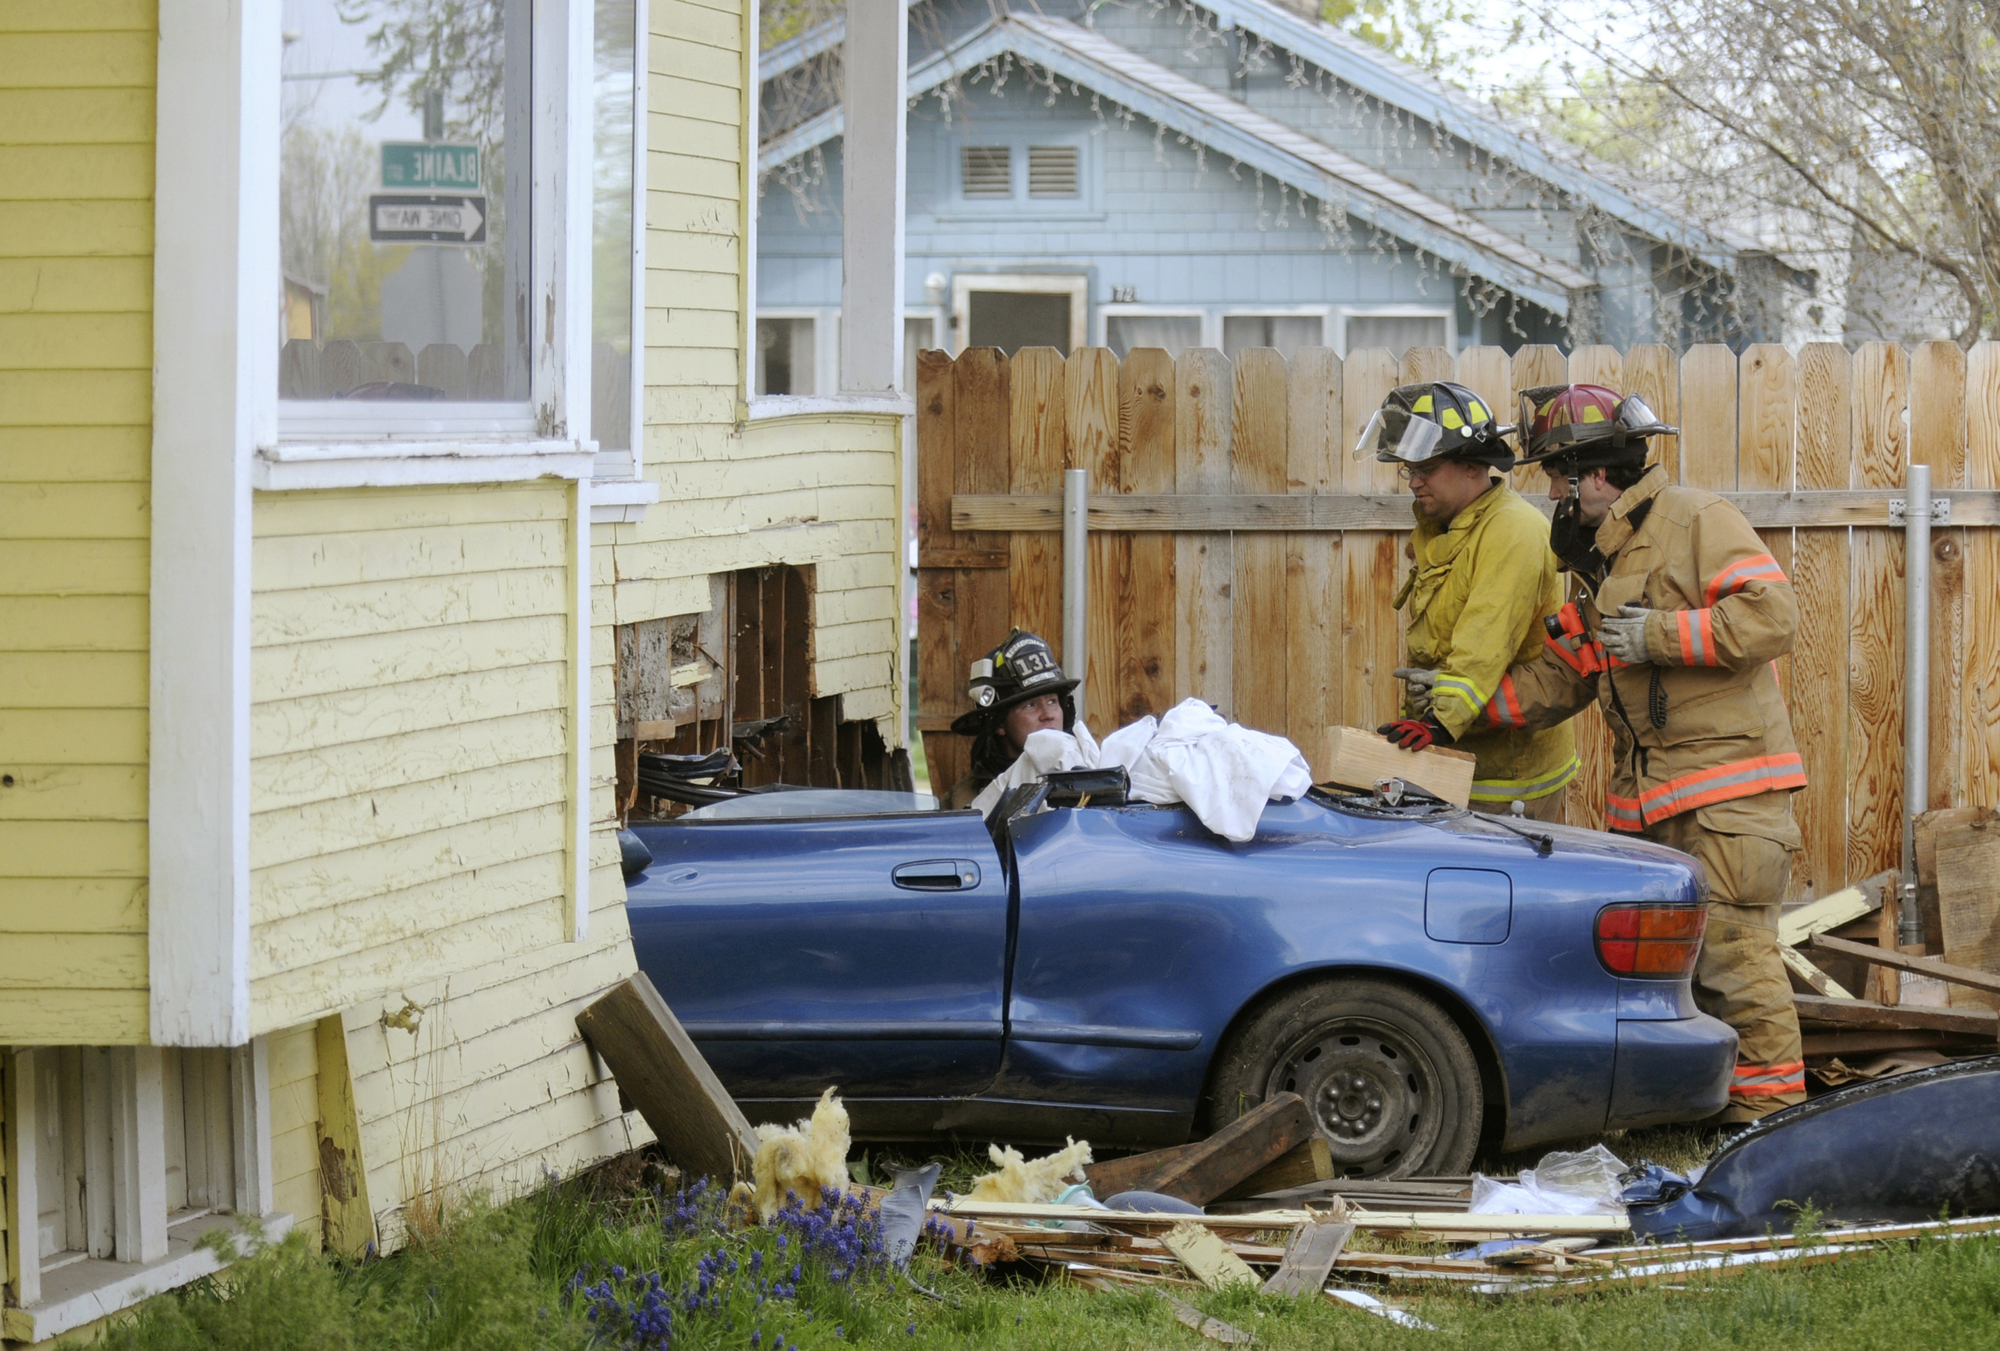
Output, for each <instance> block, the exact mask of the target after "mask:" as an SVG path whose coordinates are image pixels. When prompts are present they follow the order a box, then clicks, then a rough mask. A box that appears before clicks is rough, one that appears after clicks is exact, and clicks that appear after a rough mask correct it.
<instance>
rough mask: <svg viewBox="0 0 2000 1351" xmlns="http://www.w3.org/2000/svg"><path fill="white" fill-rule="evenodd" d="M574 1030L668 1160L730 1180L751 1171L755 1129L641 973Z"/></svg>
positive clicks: (581, 1016) (689, 1170) (584, 1014)
mask: <svg viewBox="0 0 2000 1351" xmlns="http://www.w3.org/2000/svg"><path fill="white" fill-rule="evenodd" d="M576 1027H577V1031H579V1032H581V1033H582V1034H583V1037H584V1040H585V1041H588V1042H589V1043H590V1044H591V1046H592V1047H593V1048H595V1050H596V1051H597V1054H599V1055H600V1056H602V1057H604V1063H605V1064H607V1065H609V1066H610V1067H611V1072H612V1073H613V1074H615V1075H617V1076H618V1088H619V1091H620V1092H621V1093H623V1094H624V1095H625V1097H626V1098H628V1099H629V1100H630V1101H631V1103H632V1105H633V1106H634V1107H635V1108H636V1109H637V1110H638V1112H639V1115H640V1116H642V1117H644V1118H645V1119H646V1124H647V1125H648V1126H651V1127H652V1128H653V1134H654V1135H656V1136H658V1137H659V1140H660V1149H661V1152H663V1153H664V1154H665V1155H666V1156H667V1160H668V1161H669V1162H670V1163H672V1164H674V1165H675V1166H676V1167H678V1168H680V1169H681V1170H682V1171H684V1172H686V1173H688V1174H690V1175H706V1176H709V1177H716V1178H725V1179H730V1180H734V1179H735V1178H736V1177H738V1176H739V1175H741V1174H745V1173H747V1172H748V1171H749V1166H750V1160H751V1159H752V1158H754V1157H755V1156H756V1153H757V1135H756V1132H754V1131H752V1130H751V1129H750V1122H749V1121H748V1120H747V1119H745V1117H744V1115H743V1112H742V1109H740V1108H739V1107H737V1105H736V1100H735V1099H733V1098H731V1097H730V1096H729V1093H728V1091H727V1090H725V1089H724V1088H723V1087H722V1081H721V1080H719V1079H717V1078H716V1077H715V1071H714V1070H712V1069H710V1068H709V1066H708V1061H707V1060H705V1059H704V1058H703V1057H702V1054H701V1052H700V1051H698V1050H696V1049H695V1044H694V1042H693V1041H692V1040H690V1039H689V1037H688V1034H687V1032H686V1030H685V1029H683V1028H682V1027H681V1024H680V1019H678V1018H676V1017H674V1014H673V1010H672V1009H669V1008H668V1007H667V1002H666V1001H665V1000H664V999H662V998H660V992H659V991H658V990H656V989H654V988H653V982H652V981H651V980H649V979H648V978H647V976H646V973H645V972H643V971H641V972H640V973H639V974H638V975H636V976H634V977H632V978H631V979H630V980H628V981H626V982H625V983H624V984H622V985H619V986H616V987H615V988H613V989H612V990H611V991H610V992H609V993H607V994H605V995H604V996H603V997H602V998H600V999H599V1000H598V1001H597V1002H596V1003H594V1004H592V1005H590V1006H589V1007H588V1008H586V1009H584V1010H583V1012H581V1013H579V1014H577V1015H576Z"/></svg>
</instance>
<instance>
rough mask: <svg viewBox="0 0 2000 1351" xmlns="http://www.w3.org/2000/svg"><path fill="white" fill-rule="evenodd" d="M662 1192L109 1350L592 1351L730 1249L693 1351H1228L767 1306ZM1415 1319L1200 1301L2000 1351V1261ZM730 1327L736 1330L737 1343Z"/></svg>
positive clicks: (562, 1196)
mask: <svg viewBox="0 0 2000 1351" xmlns="http://www.w3.org/2000/svg"><path fill="white" fill-rule="evenodd" d="M1617 1147H1618V1142H1615V1141H1614V1142H1613V1148H1614V1149H1615V1148H1617ZM1656 1157H1657V1156H1656ZM951 1162H952V1165H953V1168H954V1171H955V1172H958V1173H961V1174H966V1175H968V1176H969V1169H970V1168H971V1167H972V1162H971V1160H970V1159H969V1158H967V1157H966V1156H962V1155H961V1156H955V1157H954V1158H953V1159H952V1160H951ZM875 1166H879V1160H877V1161H876V1165H875ZM643 1181H644V1179H643V1178H642V1177H641V1176H640V1175H639V1170H638V1169H637V1167H636V1166H635V1165H634V1164H633V1163H631V1162H627V1163H626V1164H624V1165H623V1166H622V1167H621V1166H619V1165H613V1166H611V1167H609V1168H607V1169H605V1170H600V1171H599V1173H597V1174H594V1175H589V1176H586V1177H583V1178H580V1179H575V1180H572V1181H570V1182H567V1183H564V1184H562V1185H560V1186H555V1187H550V1188H546V1189H544V1191H543V1192H541V1193H540V1194H538V1195H536V1196H534V1197H530V1198H528V1199H526V1200H524V1201H521V1202H518V1203H516V1204H514V1205H511V1206H506V1207H501V1208H498V1209H492V1208H487V1207H483V1206H478V1205H473V1206H467V1207H463V1208H461V1209H460V1210H459V1211H458V1212H457V1213H455V1214H454V1216H453V1217H452V1221H451V1223H450V1224H449V1226H448V1227H447V1230H446V1232H445V1233H444V1235H443V1236H442V1237H440V1238H437V1239H434V1240H431V1241H429V1242H425V1243H421V1244H417V1245H414V1246H412V1247H411V1248H409V1249H406V1250H405V1251H404V1252H402V1253H400V1254H398V1255H397V1256H395V1257H392V1258H389V1259H387V1260H374V1261H368V1262H362V1263H353V1262H345V1261H337V1260H332V1259H323V1258H320V1257H317V1256H314V1255H313V1254H312V1253H310V1252H309V1251H308V1250H307V1249H306V1247H305V1245H304V1243H303V1242H302V1241H301V1240H299V1239H298V1238H296V1237H295V1238H294V1239H292V1240H290V1241H288V1242H286V1243H284V1244H281V1245H278V1246H277V1247H275V1248H273V1249H269V1250H267V1251H266V1252H264V1253H262V1254H260V1255H259V1256H257V1257H255V1258H252V1259H249V1260H246V1261H243V1262H240V1263H238V1264H237V1265H236V1266H235V1267H233V1268H231V1270H230V1271H229V1273H228V1279H227V1281H226V1283H225V1282H220V1281H209V1282H203V1283H201V1284H199V1285H196V1286H194V1287H191V1288H189V1289H186V1290H183V1291H180V1292H176V1293H174V1294H170V1295H166V1296H162V1297H160V1298H159V1299H156V1300H154V1301H152V1302H151V1303H150V1304H149V1305H147V1306H146V1307H145V1308H144V1309H143V1310H142V1311H141V1312H140V1314H139V1315H138V1316H137V1317H136V1318H134V1319H131V1320H128V1321H125V1322H123V1323H121V1324H119V1325H118V1326H116V1327H115V1328H113V1329H112V1330H111V1331H110V1332H109V1333H108V1334H107V1336H106V1338H105V1340H104V1341H103V1343H101V1344H102V1345H104V1346H107V1347H110V1348H115V1349H116V1351H196V1348H222V1349H225V1351H237V1349H238V1348H241V1351H253V1349H258V1351H261V1349H262V1348H267V1347H268V1348H276V1347H283V1348H303V1349H305V1351H348V1348H355V1351H361V1349H362V1348H366V1349H367V1351H402V1349H403V1348H412V1349H415V1348H422V1349H423V1351H446V1349H447V1348H449V1349H451V1351H457V1349H458V1348H466V1349H467V1351H471V1349H472V1348H479V1349H480V1351H485V1349H486V1348H494V1347H523V1348H531V1347H532V1348H550V1351H558V1349H566V1348H574V1349H575V1351H584V1348H587V1347H590V1346H592V1345H593V1343H592V1340H591V1336H592V1332H591V1325H590V1323H589V1321H588V1320H587V1319H586V1318H585V1317H584V1312H583V1309H582V1307H581V1306H580V1303H579V1301H577V1300H575V1299H574V1298H571V1297H568V1291H569V1288H570V1283H571V1277H572V1276H573V1275H574V1274H575V1272H576V1271H577V1270H578V1269H579V1268H580V1267H581V1268H586V1269H587V1270H588V1271H589V1272H590V1273H591V1276H590V1279H591V1280H596V1279H600V1278H602V1277H604V1276H606V1275H607V1274H608V1273H609V1272H610V1271H611V1269H612V1267H613V1266H614V1265H616V1266H617V1267H620V1268H623V1269H624V1270H625V1271H626V1272H627V1273H628V1284H629V1280H630V1275H631V1273H638V1272H649V1271H659V1272H661V1273H663V1275H664V1277H665V1280H666V1283H667V1284H668V1285H669V1286H671V1285H673V1284H675V1283H677V1282H680V1281H685V1280H692V1279H693V1275H694V1269H695V1264H696V1262H697V1261H698V1260H700V1259H701V1258H702V1257H703V1256H704V1255H707V1254H710V1253H713V1252H715V1251H717V1250H718V1249H720V1250H722V1252H723V1254H724V1259H725V1260H729V1259H734V1260H736V1261H737V1262H738V1264H739V1269H740V1270H739V1274H738V1275H737V1276H734V1277H725V1279H724V1280H723V1281H722V1282H721V1283H719V1284H718V1286H717V1289H718V1290H720V1291H721V1292H722V1294H723V1296H724V1297H725V1298H724V1301H723V1305H724V1307H723V1308H722V1309H720V1310H719V1311H718V1316H716V1317H712V1318H708V1319H705V1320H700V1321H698V1322H696V1323H695V1324H693V1325H685V1324H684V1327H685V1330H686V1332H687V1334H688V1335H687V1336H686V1337H685V1338H684V1339H683V1340H677V1341H676V1342H675V1343H674V1345H675V1346H676V1347H681V1346H686V1347H696V1348H703V1349H704V1351H705V1349H706V1348H711V1347H717V1348H719V1347H744V1346H748V1345H749V1344H750V1343H749V1332H750V1329H751V1328H752V1327H758V1328H760V1329H761V1333H762V1335H761V1347H762V1348H766V1349H768V1348H770V1347H772V1346H773V1345H774V1344H775V1342H776V1338H777V1337H778V1336H779V1335H781V1334H782V1335H783V1336H784V1337H785V1339H786V1344H787V1345H788V1346H789V1345H797V1346H800V1347H804V1348H812V1349H813V1351H819V1349H820V1348H828V1347H841V1346H864V1347H897V1348H909V1351H928V1349H929V1348H946V1347H949V1348H960V1347H971V1346H977V1347H981V1348H996V1349H997V1351H1006V1349H1010V1348H1013V1349H1018V1351H1062V1349H1064V1348H1070V1347H1078V1348H1086V1347H1087V1348H1093V1349H1095V1348H1104V1349H1105V1351H1119V1349H1120V1348H1130V1349H1131V1351H1140V1349H1141V1348H1171V1347H1186V1348H1190V1351H1194V1349H1196V1348H1200V1347H1204V1346H1208V1345H1210V1343H1207V1342H1204V1341H1202V1340H1201V1339H1200V1338H1198V1337H1197V1336H1196V1335H1195V1334H1194V1333H1193V1332H1192V1331H1190V1330H1188V1329H1186V1328H1184V1327H1182V1326H1180V1325H1179V1324H1178V1323H1176V1322H1174V1321H1173V1318H1172V1315H1171V1312H1170V1311H1169V1310H1168V1308H1167V1306H1166V1305H1165V1303H1164V1302H1163V1301H1161V1300H1159V1299H1157V1298H1154V1297H1152V1296H1150V1295H1145V1294H1133V1295H1124V1294H1099V1293H1093V1292H1090V1291H1086V1290H1081V1289H1077V1288H1074V1287H1069V1286H1065V1285H1062V1284H1039V1283H1036V1282H1035V1281H1034V1280H1033V1279H1032V1278H1031V1277H1029V1276H1027V1275H1025V1274H1024V1275H1023V1276H1020V1277H1016V1278H1013V1279H1006V1278H1002V1277H999V1276H995V1275H992V1274H987V1273H978V1272H973V1271H966V1270H959V1269H952V1268H948V1267H946V1266H945V1265H943V1263H942V1262H941V1261H940V1260H939V1258H938V1257H937V1256H936V1255H935V1254H933V1253H931V1252H929V1251H928V1250H925V1251H921V1252H920V1253H919V1255H918V1257H917V1259H916V1260H915V1262H914V1263H913V1265H912V1274H913V1275H914V1276H915V1278H916V1279H917V1280H918V1281H920V1282H922V1283H923V1284H924V1285H926V1286H929V1287H931V1288H932V1289H933V1290H935V1291H936V1292H937V1293H938V1294H939V1295H941V1296H942V1297H943V1298H942V1300H941V1301H933V1300H931V1299H929V1298H926V1297H925V1296H923V1295H921V1294H918V1293H916V1292H914V1291H912V1290H910V1289H909V1288H908V1287H907V1286H905V1285H902V1284H900V1283H895V1284H887V1283H879V1282H878V1283H868V1282H861V1283H858V1284H856V1283H848V1284H841V1283H838V1282H834V1281H832V1280H830V1279H829V1278H828V1277H827V1276H826V1275H825V1273H824V1272H823V1271H820V1270H818V1269H817V1268H815V1269H814V1270H813V1271H808V1272H807V1273H805V1275H804V1277H803V1279H801V1280H800V1282H799V1286H798V1294H797V1298H796V1299H794V1300H775V1301H767V1302H766V1303H765V1304H764V1305H763V1306H761V1307H760V1306H758V1305H757V1304H756V1303H755V1299H754V1296H755V1290H754V1289H753V1288H752V1286H751V1285H750V1284H749V1282H748V1278H747V1277H745V1276H743V1275H742V1274H740V1272H741V1270H747V1268H748V1266H749V1265H750V1263H751V1261H752V1254H753V1253H756V1252H760V1251H761V1252H763V1253H764V1254H765V1256H764V1257H763V1258H762V1259H760V1260H761V1261H762V1262H763V1263H764V1270H765V1271H767V1272H769V1271H771V1270H773V1269H776V1264H777V1263H778V1262H779V1261H781V1260H782V1258H781V1256H780V1254H779V1252H778V1249H777V1244H776V1240H777V1234H776V1233H775V1232H774V1231H773V1230H770V1229H751V1230H737V1231H732V1232H730V1233H728V1234H726V1235H722V1236H718V1235H717V1234H716V1233H714V1232H704V1233H700V1234H696V1235H694V1236H682V1237H675V1236H672V1235H669V1234H667V1233H665V1232H663V1229H662V1225H661V1222H660V1221H661V1213H660V1203H659V1202H657V1201H656V1200H655V1198H654V1197H653V1195H652V1194H651V1193H649V1192H647V1191H646V1190H644V1187H643ZM796 1251H797V1248H796V1246H794V1247H792V1248H791V1249H790V1252H791V1253H793V1254H795V1253H796ZM1394 1298H1395V1299H1396V1301H1397V1302H1399V1303H1401V1304H1402V1305H1404V1306H1405V1307H1407V1308H1408V1309H1409V1310H1410V1311H1411V1312H1412V1313H1415V1314H1417V1315H1418V1316H1419V1317H1421V1318H1423V1319H1425V1320H1426V1321H1428V1322H1430V1323H1431V1324H1433V1325H1434V1326H1435V1327H1436V1328H1437V1332H1435V1333H1430V1332H1421V1331H1412V1330H1405V1329H1402V1328H1398V1327H1395V1326H1393V1325H1391V1324H1389V1323H1388V1322H1386V1321H1384V1320H1382V1319H1380V1318H1377V1317H1374V1316H1372V1315H1369V1314H1366V1313H1363V1312H1360V1311H1358V1310H1353V1309H1349V1308H1343V1307H1339V1306H1336V1305H1334V1304H1332V1303H1331V1302H1329V1301H1326V1300H1323V1299H1320V1300H1314V1299H1306V1300H1301V1301H1298V1302H1296V1303H1295V1302H1292V1301H1288V1300H1279V1299H1274V1298H1270V1297H1266V1296H1262V1295H1257V1294H1250V1293H1235V1294H1227V1295H1209V1294H1199V1295H1194V1296H1192V1297H1190V1302H1192V1303H1194V1304H1196V1305H1197V1306H1199V1307H1200V1308H1202V1309H1203V1310H1205V1311H1206V1312H1208V1313H1210V1314H1213V1315H1215V1316H1217V1317H1220V1318H1222V1319H1224V1320H1225V1321H1227V1322H1230V1323H1233V1324H1235V1325H1236V1326H1238V1327H1241V1328H1244V1329H1246V1330H1248V1331H1249V1332H1251V1333H1252V1334H1254V1335H1255V1337H1256V1338H1257V1344H1258V1345H1259V1346H1262V1347H1269V1348H1287V1347H1297V1348H1307V1347H1311V1348H1324V1347H1340V1348H1368V1347H1375V1346H1383V1347H1390V1346H1394V1347H1413V1348H1414V1347H1422V1346H1427V1345H1441V1344H1444V1343H1450V1344H1455V1345H1464V1346H1468V1347H1478V1348H1480V1351H1489V1349H1490V1351H1508V1349H1509V1348H1516V1347H1518V1348H1523V1349H1524V1351H1525V1349H1526V1348H1537V1349H1539V1348H1547V1347H1589V1348H1606V1349H1607V1351H1616V1349H1618V1348H1632V1351H1703V1349H1705V1348H1711V1347H1714V1348H1722V1347H1746V1348H1752V1347H1754V1348H1756V1349H1757V1351H1776V1349H1777V1348H1791V1347H1797V1348H1801V1349H1802V1351H1803V1349H1805V1348H1811V1351H1849V1349H1852V1351H1875V1349H1876V1348H1880V1349H1881V1351H1909V1348H1912V1347H1922V1348H1924V1351H1937V1349H1938V1348H1955V1347H1992V1346H2000V1240H1996V1239H1983V1238H1982V1239H1967V1240H1962V1241H1959V1242H1957V1243H1943V1242H1935V1241H1933V1242H1926V1243H1920V1244H1912V1245H1905V1246H1902V1247H1898V1248H1896V1249H1893V1250H1890V1251H1885V1252H1881V1253H1877V1254H1873V1255H1870V1256H1867V1257H1862V1258H1856V1259H1852V1260H1848V1261H1843V1262H1836V1263H1828V1264H1824V1265H1820V1266H1816V1267H1808V1268H1799V1269H1792V1270H1771V1271H1754V1272H1747V1273H1744V1274H1740V1275H1733V1276H1729V1277H1723V1278H1709V1280H1708V1281H1707V1282H1706V1283H1704V1284H1703V1285H1702V1288H1699V1289H1695V1290H1691V1291H1689V1292H1687V1293H1676V1292H1669V1291H1660V1290H1630V1291H1617V1292H1610V1293H1605V1294H1600V1295H1593V1296H1588V1297H1581V1298H1573V1299H1570V1300H1568V1301H1565V1302H1560V1303H1556V1302H1547V1301H1542V1300H1538V1299H1526V1298H1520V1297H1514V1298H1508V1299H1503V1300H1497V1301H1491V1302H1486V1301H1481V1300H1479V1299H1477V1298H1475V1297H1472V1296H1468V1295H1466V1294H1463V1293H1460V1292H1457V1291H1454V1290H1450V1289H1445V1288H1437V1289H1429V1290H1425V1291H1422V1292H1419V1293H1415V1294H1411V1293H1408V1292H1398V1293H1396V1294H1395V1295H1394ZM725 1318H726V1319H728V1320H729V1321H730V1322H731V1323H732V1324H733V1326H729V1327H725V1326H724V1320H725Z"/></svg>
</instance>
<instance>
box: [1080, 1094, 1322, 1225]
mask: <svg viewBox="0 0 2000 1351" xmlns="http://www.w3.org/2000/svg"><path fill="white" fill-rule="evenodd" d="M1315 1131H1316V1128H1315V1127H1314V1125H1313V1119H1312V1114H1311V1113H1310V1112H1308V1111H1307V1110H1306V1105H1305V1100H1304V1099H1302V1098H1300V1097H1299V1095H1298V1094H1296V1093H1280V1094H1278V1095H1276V1096H1275V1097H1272V1098H1268V1099H1266V1100H1265V1101H1263V1102H1260V1103H1258V1104H1257V1105H1256V1106H1255V1107H1252V1108H1251V1109H1250V1110H1249V1111H1247V1112H1245V1113H1244V1114H1243V1115H1242V1116H1240V1117H1238V1118H1236V1120H1234V1121H1232V1122H1230V1123H1229V1124H1228V1125H1227V1126H1224V1127H1223V1128H1222V1129H1221V1130H1219V1131H1217V1132H1215V1134H1213V1135H1211V1136H1209V1137H1208V1138H1207V1139H1206V1140H1197V1141H1195V1142H1194V1143H1193V1144H1187V1145H1176V1146H1174V1147H1173V1148H1172V1149H1156V1150H1153V1151H1152V1152H1151V1153H1147V1154H1134V1155H1132V1156H1131V1157H1129V1158H1123V1159H1107V1160H1105V1161H1104V1162H1103V1163H1093V1164H1090V1165H1089V1166H1087V1167H1086V1168H1085V1169H1084V1170H1083V1175H1084V1177H1085V1178H1086V1179H1087V1180H1088V1181H1089V1182H1090V1190H1091V1192H1092V1194H1094V1195H1095V1196H1097V1198H1098V1199H1099V1200H1103V1199H1104V1198H1106V1197H1110V1196H1116V1195H1117V1194H1118V1193H1119V1192H1129V1191H1145V1192H1159V1193H1160V1194H1161V1195H1163V1196H1177V1197H1179V1198H1180V1199H1181V1200H1183V1201H1188V1202H1192V1203H1193V1204H1195V1205H1198V1206H1205V1205H1207V1204H1208V1203H1209V1202H1210V1201H1213V1200H1215V1199H1216V1198H1217V1197H1219V1196H1221V1195H1223V1194H1224V1193H1226V1192H1228V1191H1230V1190H1231V1189H1233V1188H1234V1187H1235V1186H1236V1185H1237V1184H1238V1183H1240V1182H1242V1181H1243V1180H1244V1179H1245V1178H1248V1177H1250V1176H1252V1175H1253V1174H1255V1173H1257V1172H1258V1171H1260V1170H1261V1169H1263V1168H1264V1167H1265V1166H1267V1165H1268V1164H1270V1163H1272V1162H1274V1161H1276V1160H1277V1159H1280V1158H1282V1157H1284V1156H1285V1155H1286V1154H1288V1153H1290V1152H1291V1151H1292V1150H1293V1149H1296V1148H1297V1147H1298V1146H1299V1145H1301V1144H1303V1143H1305V1142H1306V1141H1307V1140H1308V1139H1310V1138H1311V1137H1312V1136H1313V1135H1314V1134H1315ZM1328 1161H1329V1163H1330V1162H1331V1158H1329V1160H1328Z"/></svg>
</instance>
